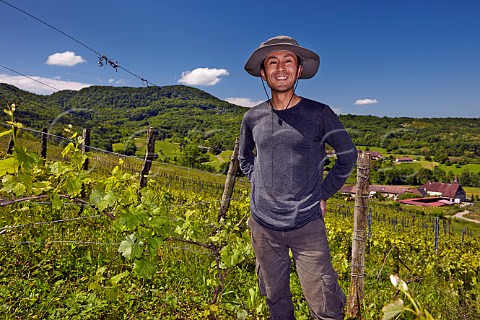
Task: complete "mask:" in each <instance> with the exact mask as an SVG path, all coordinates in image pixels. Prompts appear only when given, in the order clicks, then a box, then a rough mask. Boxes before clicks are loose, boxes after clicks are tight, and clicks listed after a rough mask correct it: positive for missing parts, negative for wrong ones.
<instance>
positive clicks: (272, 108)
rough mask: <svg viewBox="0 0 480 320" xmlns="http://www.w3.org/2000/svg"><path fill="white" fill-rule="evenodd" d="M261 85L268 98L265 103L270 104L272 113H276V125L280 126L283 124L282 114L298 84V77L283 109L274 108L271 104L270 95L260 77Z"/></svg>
mask: <svg viewBox="0 0 480 320" xmlns="http://www.w3.org/2000/svg"><path fill="white" fill-rule="evenodd" d="M262 85H263V90H264V91H265V94H266V95H267V98H268V100H267V104H268V105H269V106H270V110H272V113H275V114H276V115H277V117H278V119H277V122H278V125H280V126H281V125H282V124H283V116H284V114H285V112H286V111H287V109H288V107H289V106H290V103H291V102H292V99H293V96H294V95H295V90H296V89H297V85H298V79H297V81H295V88H294V89H293V93H292V96H291V97H290V100H288V103H287V106H286V107H285V109H283V110H275V108H274V107H273V104H272V99H270V97H269V96H268V93H267V89H266V88H265V83H264V82H263V79H262Z"/></svg>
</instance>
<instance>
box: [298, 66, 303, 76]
mask: <svg viewBox="0 0 480 320" xmlns="http://www.w3.org/2000/svg"><path fill="white" fill-rule="evenodd" d="M302 72H303V66H302V65H299V66H298V70H297V78H300V76H301V75H302Z"/></svg>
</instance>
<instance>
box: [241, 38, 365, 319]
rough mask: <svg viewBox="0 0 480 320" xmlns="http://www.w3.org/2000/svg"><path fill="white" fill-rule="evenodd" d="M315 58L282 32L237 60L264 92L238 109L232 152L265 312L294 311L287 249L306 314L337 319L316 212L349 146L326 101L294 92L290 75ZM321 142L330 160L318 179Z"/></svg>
mask: <svg viewBox="0 0 480 320" xmlns="http://www.w3.org/2000/svg"><path fill="white" fill-rule="evenodd" d="M319 65H320V57H319V56H318V55H317V54H316V53H314V52H312V51H310V50H308V49H305V48H303V47H301V46H299V45H298V43H297V42H296V41H295V40H294V39H293V38H291V37H287V36H278V37H274V38H271V39H269V40H267V41H265V42H264V43H262V44H261V45H260V47H259V48H258V49H256V50H255V51H254V52H253V54H252V55H251V56H250V58H249V59H248V61H247V63H246V64H245V70H246V71H247V72H248V73H250V74H251V75H253V76H255V77H261V78H262V83H263V81H266V82H267V85H268V86H269V88H270V90H271V99H268V100H267V101H266V102H264V103H261V104H260V105H258V106H256V107H254V108H252V109H250V110H249V111H248V112H246V113H245V116H244V118H243V121H242V129H241V139H240V152H239V160H240V167H241V169H242V171H243V172H244V173H245V175H246V176H247V178H248V179H249V181H250V183H251V195H250V208H251V217H250V219H249V222H248V224H249V227H250V230H251V235H252V245H253V249H254V252H255V256H256V260H257V273H258V279H259V288H260V292H261V294H262V295H264V296H266V297H267V305H268V308H269V311H270V316H271V319H272V320H273V319H295V316H294V306H293V303H292V296H291V292H290V267H291V259H290V256H289V250H291V252H292V255H293V259H294V262H295V266H296V269H297V273H298V276H299V279H300V283H301V285H302V289H303V293H304V295H305V298H306V300H307V302H308V305H309V307H310V310H311V313H312V315H313V316H314V317H315V318H316V319H343V308H344V306H345V295H344V294H343V292H342V290H341V288H340V287H339V285H338V282H337V279H338V277H337V273H336V272H335V270H334V269H333V267H332V265H331V262H330V250H329V247H328V241H327V237H326V230H325V223H324V220H323V217H324V216H325V212H326V201H327V199H328V198H329V197H331V196H332V195H333V194H334V193H335V192H337V191H338V190H339V189H340V187H341V186H342V185H343V184H344V182H345V181H346V179H347V178H348V176H349V174H350V172H351V171H352V169H353V167H354V165H355V162H356V159H357V151H356V149H355V146H354V144H353V142H352V140H351V138H350V136H349V135H348V133H347V132H346V131H345V129H344V127H343V126H342V124H341V123H340V121H339V120H338V117H337V116H336V115H335V114H334V113H333V111H332V110H331V109H330V107H328V106H327V105H324V104H321V103H319V102H315V101H313V100H309V99H306V98H303V97H300V96H297V95H296V94H295V88H296V84H297V80H298V79H309V78H311V77H313V76H314V75H315V73H316V72H317V70H318V67H319ZM264 89H265V86H264ZM265 93H267V91H266V89H265ZM267 98H268V93H267ZM326 143H327V144H329V145H330V146H332V147H333V148H334V149H335V150H336V153H337V160H336V162H335V165H334V166H333V168H332V170H331V171H330V172H329V174H328V175H327V176H326V178H325V180H323V166H324V161H325V159H326V155H325V144H326ZM322 180H323V182H322Z"/></svg>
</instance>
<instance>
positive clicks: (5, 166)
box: [0, 158, 17, 176]
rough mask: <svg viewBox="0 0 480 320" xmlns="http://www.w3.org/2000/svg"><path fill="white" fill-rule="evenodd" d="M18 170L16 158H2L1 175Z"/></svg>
mask: <svg viewBox="0 0 480 320" xmlns="http://www.w3.org/2000/svg"><path fill="white" fill-rule="evenodd" d="M16 171H17V166H16V165H15V159H14V158H7V159H3V160H0V176H4V175H5V174H7V173H10V174H13V173H15V172H16Z"/></svg>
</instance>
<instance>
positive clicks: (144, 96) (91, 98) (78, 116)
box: [0, 84, 246, 149]
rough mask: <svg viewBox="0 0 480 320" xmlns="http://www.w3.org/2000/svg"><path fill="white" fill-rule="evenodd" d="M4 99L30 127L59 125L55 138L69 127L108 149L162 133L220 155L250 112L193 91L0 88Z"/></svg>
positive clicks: (177, 88) (172, 88)
mask: <svg viewBox="0 0 480 320" xmlns="http://www.w3.org/2000/svg"><path fill="white" fill-rule="evenodd" d="M0 98H1V100H2V102H3V103H4V105H5V106H6V105H7V103H15V104H16V106H17V108H16V109H17V110H16V112H15V116H16V118H17V120H18V121H19V122H22V123H23V124H24V125H25V126H28V127H31V128H35V129H41V128H43V127H48V128H51V126H52V124H53V126H54V128H53V130H51V131H53V132H54V133H55V132H57V133H61V132H62V128H63V127H64V126H65V125H67V124H73V125H74V127H75V128H76V129H78V130H81V129H82V128H84V127H89V128H91V129H92V144H93V145H96V146H98V147H103V148H107V149H109V148H110V147H111V144H112V143H115V142H121V141H123V140H125V139H127V138H129V137H132V135H135V134H136V133H137V132H140V131H142V130H143V129H145V128H147V127H149V126H151V127H154V128H156V129H158V136H157V138H158V139H165V138H173V139H174V140H176V141H179V142H180V140H182V139H184V138H187V139H189V141H197V140H198V141H200V140H203V142H205V143H208V144H210V145H209V146H214V149H228V148H231V147H232V146H233V142H234V140H235V136H238V133H239V130H240V128H239V126H240V121H241V118H242V116H243V114H244V112H245V110H246V109H245V108H243V107H239V106H236V105H233V104H230V103H228V102H226V101H223V100H220V99H218V98H216V97H214V96H212V95H210V94H208V93H206V92H204V91H202V90H199V89H195V88H192V87H187V86H164V87H143V88H132V87H107V86H92V87H88V88H84V89H82V90H79V91H69V90H64V91H59V92H56V93H53V94H51V95H48V96H43V95H36V94H32V93H30V92H26V91H23V90H20V89H18V88H16V87H14V86H11V85H8V84H0ZM2 119H6V117H5V115H3V116H2ZM142 134H143V133H142ZM205 143H203V144H205Z"/></svg>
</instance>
